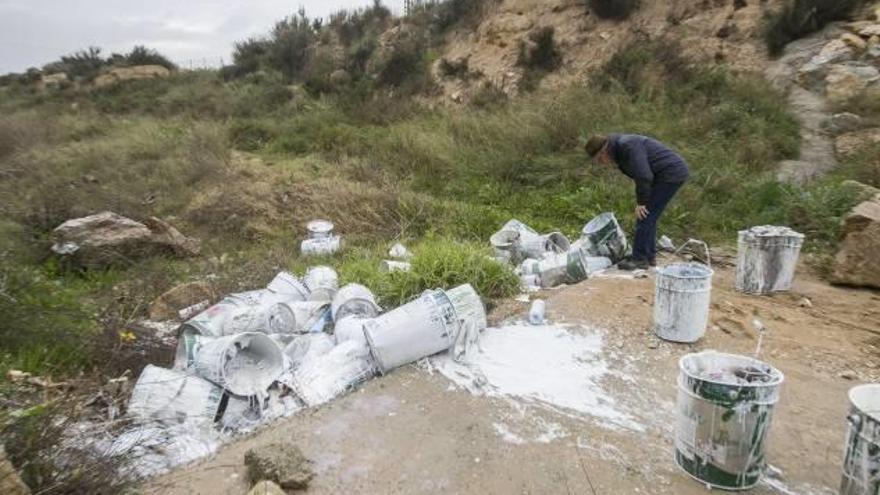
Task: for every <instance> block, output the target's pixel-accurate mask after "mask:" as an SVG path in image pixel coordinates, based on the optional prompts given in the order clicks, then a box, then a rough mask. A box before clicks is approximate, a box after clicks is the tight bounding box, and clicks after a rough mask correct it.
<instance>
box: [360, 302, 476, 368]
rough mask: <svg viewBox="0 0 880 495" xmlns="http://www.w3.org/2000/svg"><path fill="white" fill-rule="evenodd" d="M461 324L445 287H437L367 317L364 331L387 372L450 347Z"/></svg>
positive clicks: (375, 357)
mask: <svg viewBox="0 0 880 495" xmlns="http://www.w3.org/2000/svg"><path fill="white" fill-rule="evenodd" d="M459 326H460V325H459V321H458V316H457V315H456V312H455V309H454V308H453V307H452V303H451V301H450V300H449V297H448V296H447V295H446V293H445V292H443V291H442V290H433V291H426V292H425V293H424V294H422V295H421V296H420V297H418V298H417V299H415V300H413V301H410V302H409V303H407V304H404V305H403V306H401V307H399V308H397V309H394V310H391V311H389V312H387V313H385V314H383V315H382V316H379V317H377V318H374V319H371V320H367V321H366V322H365V323H364V333H365V335H366V337H367V342H368V343H369V345H370V352H371V353H372V355H373V359H374V360H375V362H376V364H377V366H378V367H379V370H380V371H381V372H382V373H383V374H384V373H388V372H389V371H391V370H393V369H394V368H397V367H398V366H402V365H404V364H407V363H412V362H414V361H418V360H419V359H422V358H424V357H426V356H430V355H432V354H436V353H438V352H443V351H445V350H447V349H449V348H450V346H452V344H453V342H454V338H455V333H456V331H457V330H458V328H459Z"/></svg>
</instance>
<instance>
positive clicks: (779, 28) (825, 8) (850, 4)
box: [764, 0, 864, 55]
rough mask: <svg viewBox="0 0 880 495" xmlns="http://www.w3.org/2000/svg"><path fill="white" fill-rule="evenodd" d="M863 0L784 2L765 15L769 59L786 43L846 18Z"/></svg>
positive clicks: (765, 35)
mask: <svg viewBox="0 0 880 495" xmlns="http://www.w3.org/2000/svg"><path fill="white" fill-rule="evenodd" d="M863 3H864V2H863V0H787V1H786V3H785V5H783V6H782V8H781V9H780V10H778V11H776V12H768V13H767V14H766V18H765V24H764V39H765V41H766V43H767V50H768V51H769V52H770V55H779V54H780V53H782V50H783V49H784V48H785V45H787V44H788V43H790V42H792V41H794V40H796V39H799V38H802V37H803V36H806V35H808V34H810V33H812V32H815V31H818V30H820V29H822V28H823V27H825V25H826V24H828V23H829V22H832V21H839V20H844V19H847V18H848V17H849V15H850V14H852V13H853V12H854V11H855V10H856V9H857V8H858V7H859V6H861V5H862V4H863Z"/></svg>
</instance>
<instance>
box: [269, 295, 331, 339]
mask: <svg viewBox="0 0 880 495" xmlns="http://www.w3.org/2000/svg"><path fill="white" fill-rule="evenodd" d="M282 304H284V306H286V307H287V308H288V309H289V310H290V312H291V313H292V314H293V319H294V322H295V323H294V328H295V330H294V332H295V333H309V332H312V331H313V329H314V328H315V327H316V326H321V327H322V328H323V322H322V320H324V318H325V314H326V312H327V310H328V309H329V308H330V303H329V302H325V301H298V302H294V303H282ZM276 333H282V332H276ZM284 333H288V332H284Z"/></svg>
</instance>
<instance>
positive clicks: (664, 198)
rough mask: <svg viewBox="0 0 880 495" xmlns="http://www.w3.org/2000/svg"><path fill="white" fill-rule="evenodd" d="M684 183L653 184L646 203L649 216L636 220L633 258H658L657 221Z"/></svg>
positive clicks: (649, 259)
mask: <svg viewBox="0 0 880 495" xmlns="http://www.w3.org/2000/svg"><path fill="white" fill-rule="evenodd" d="M683 184H684V183H683V182H678V183H674V184H671V183H665V182H658V183H656V184H653V185H652V186H651V200H650V202H649V203H648V204H647V205H646V206H647V207H648V216H647V218H645V219H644V220H638V221H636V238H635V241H633V252H632V257H633V259H636V260H645V261H654V260H655V259H656V258H657V222H659V221H660V215H662V214H663V210H665V209H666V205H668V204H669V202H670V201H672V198H673V197H674V196H675V193H677V192H678V189H679V188H681V186H682V185H683Z"/></svg>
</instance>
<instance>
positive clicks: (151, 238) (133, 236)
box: [52, 211, 200, 268]
mask: <svg viewBox="0 0 880 495" xmlns="http://www.w3.org/2000/svg"><path fill="white" fill-rule="evenodd" d="M52 242H53V245H52V251H54V252H55V253H56V254H59V255H62V256H64V257H66V258H67V259H69V260H70V261H72V262H74V263H76V264H79V265H82V266H86V267H90V268H98V267H103V266H109V265H114V264H128V263H130V262H131V261H132V260H134V259H137V258H141V257H143V256H149V255H154V254H173V255H176V256H181V257H185V256H195V255H197V254H198V253H199V245H200V243H199V240H198V239H193V238H189V237H186V236H184V235H183V234H181V233H180V232H179V231H178V230H177V229H175V228H174V227H172V226H171V225H169V224H168V223H166V222H163V221H162V220H159V219H158V218H150V219H148V220H147V221H146V222H144V223H141V222H137V221H135V220H132V219H130V218H126V217H124V216H122V215H118V214H116V213H113V212H110V211H105V212H103V213H98V214H96V215H91V216H88V217H83V218H76V219H73V220H68V221H66V222H64V223H63V224H61V225H59V226H58V227H57V228H55V230H53V231H52Z"/></svg>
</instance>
